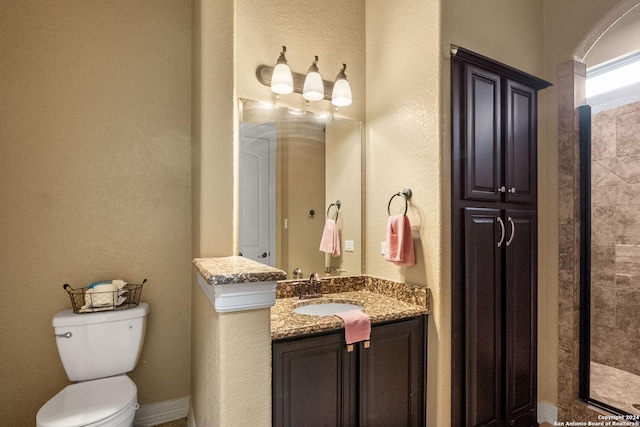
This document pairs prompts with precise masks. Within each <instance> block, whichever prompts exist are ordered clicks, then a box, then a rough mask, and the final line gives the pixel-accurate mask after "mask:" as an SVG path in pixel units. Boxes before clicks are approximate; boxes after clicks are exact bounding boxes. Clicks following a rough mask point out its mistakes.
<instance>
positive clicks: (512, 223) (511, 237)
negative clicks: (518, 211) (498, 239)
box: [507, 217, 516, 246]
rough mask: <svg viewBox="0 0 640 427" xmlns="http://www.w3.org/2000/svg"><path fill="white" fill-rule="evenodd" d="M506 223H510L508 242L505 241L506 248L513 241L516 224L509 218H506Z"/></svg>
mask: <svg viewBox="0 0 640 427" xmlns="http://www.w3.org/2000/svg"><path fill="white" fill-rule="evenodd" d="M508 221H509V222H510V223H511V236H509V240H507V246H509V245H510V244H511V242H512V241H513V236H515V235H516V224H515V223H514V222H513V220H512V219H511V217H509V218H508Z"/></svg>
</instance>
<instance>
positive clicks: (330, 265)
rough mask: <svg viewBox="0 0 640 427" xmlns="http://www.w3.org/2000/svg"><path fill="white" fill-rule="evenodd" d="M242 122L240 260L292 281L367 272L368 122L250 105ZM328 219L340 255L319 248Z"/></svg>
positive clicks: (244, 106) (242, 109) (245, 102)
mask: <svg viewBox="0 0 640 427" xmlns="http://www.w3.org/2000/svg"><path fill="white" fill-rule="evenodd" d="M239 121H240V138H239V181H240V182H239V184H240V185H239V198H240V202H239V218H238V227H239V230H238V236H239V239H238V241H239V243H238V246H239V247H238V252H239V254H240V255H242V256H245V257H247V258H249V259H253V260H255V261H258V262H262V263H265V264H268V265H271V266H274V267H277V268H280V269H281V270H284V271H285V272H286V273H287V276H288V277H289V278H293V277H294V271H298V270H299V271H301V272H302V275H303V277H305V278H306V277H308V276H309V275H310V274H311V273H314V272H316V273H318V274H320V275H332V276H337V275H356V274H360V273H361V269H362V256H363V249H362V248H363V246H364V245H363V240H362V221H361V217H362V206H363V203H362V191H361V182H362V181H361V178H362V177H361V173H362V159H363V156H362V129H361V127H362V126H361V123H360V122H358V121H354V120H347V119H343V118H338V117H332V116H331V115H329V114H318V113H312V112H309V111H304V110H297V109H291V108H287V107H282V106H276V105H273V104H269V103H264V102H259V101H253V100H249V99H240V101H239ZM337 202H339V203H337ZM338 205H339V207H338ZM327 219H330V220H332V221H335V222H334V224H335V226H337V229H338V245H339V249H340V250H339V252H340V254H339V255H337V253H336V252H334V254H333V255H332V254H330V253H327V252H324V251H321V250H320V242H321V239H322V237H323V232H324V230H325V227H326V226H327Z"/></svg>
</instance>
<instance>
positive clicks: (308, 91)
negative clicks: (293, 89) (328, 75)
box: [302, 71, 324, 101]
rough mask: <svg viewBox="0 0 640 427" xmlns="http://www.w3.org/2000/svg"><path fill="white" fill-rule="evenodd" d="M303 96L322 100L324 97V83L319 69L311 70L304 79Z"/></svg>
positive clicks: (308, 99) (310, 99)
mask: <svg viewBox="0 0 640 427" xmlns="http://www.w3.org/2000/svg"><path fill="white" fill-rule="evenodd" d="M302 97H303V98H304V99H306V100H307V101H320V100H321V99H323V98H324V83H323V82H322V76H320V73H319V72H317V71H309V72H308V73H307V77H306V78H305V79H304V87H303V89H302Z"/></svg>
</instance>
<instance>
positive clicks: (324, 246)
mask: <svg viewBox="0 0 640 427" xmlns="http://www.w3.org/2000/svg"><path fill="white" fill-rule="evenodd" d="M320 250H321V251H322V252H326V253H328V254H331V256H333V257H338V256H340V230H339V229H338V223H337V222H336V221H335V220H334V219H331V218H327V221H326V222H325V223H324V230H322V238H321V239H320Z"/></svg>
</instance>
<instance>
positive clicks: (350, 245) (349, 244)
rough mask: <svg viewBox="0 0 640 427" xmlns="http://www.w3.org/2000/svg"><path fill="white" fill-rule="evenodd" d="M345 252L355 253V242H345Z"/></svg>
mask: <svg viewBox="0 0 640 427" xmlns="http://www.w3.org/2000/svg"><path fill="white" fill-rule="evenodd" d="M344 250H345V251H346V252H353V240H345V241H344Z"/></svg>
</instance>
